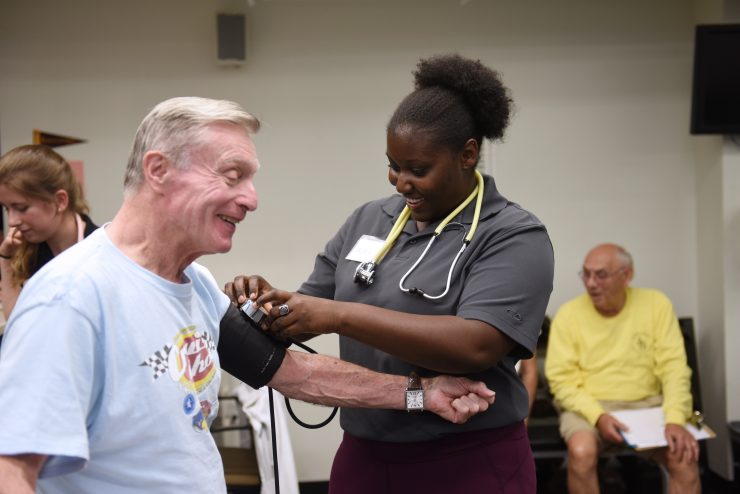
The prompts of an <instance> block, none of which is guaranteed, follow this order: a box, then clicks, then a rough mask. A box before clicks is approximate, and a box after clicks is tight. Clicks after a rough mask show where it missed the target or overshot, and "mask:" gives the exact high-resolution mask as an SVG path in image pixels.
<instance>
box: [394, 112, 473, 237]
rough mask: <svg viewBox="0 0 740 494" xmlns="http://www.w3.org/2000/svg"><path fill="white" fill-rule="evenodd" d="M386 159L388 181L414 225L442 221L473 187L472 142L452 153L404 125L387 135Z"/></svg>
mask: <svg viewBox="0 0 740 494" xmlns="http://www.w3.org/2000/svg"><path fill="white" fill-rule="evenodd" d="M472 148H474V149H472ZM386 155H387V156H388V181H389V182H390V183H391V185H393V186H394V187H395V188H396V191H397V192H398V193H399V194H401V195H402V196H403V197H404V199H405V200H406V205H407V206H408V207H409V209H410V210H411V217H412V218H413V219H414V220H415V221H417V222H420V223H424V224H426V223H431V222H434V221H437V220H439V219H442V218H444V217H445V216H446V215H447V214H448V213H449V212H450V211H452V210H453V209H455V207H457V206H458V205H459V204H460V203H461V202H462V201H463V200H464V199H465V197H467V196H468V194H470V192H471V191H472V189H473V187H474V186H475V177H474V174H473V173H472V171H473V170H474V169H475V164H476V163H477V157H478V154H477V145H476V144H475V141H473V140H470V141H469V142H468V143H466V145H465V147H464V148H463V150H462V151H453V150H452V149H449V147H446V146H443V145H440V144H439V143H438V142H437V140H436V139H435V137H434V135H433V134H431V133H429V132H424V131H423V130H418V129H416V128H414V127H413V126H408V125H406V126H402V127H400V128H397V129H395V130H394V131H389V132H388V135H387V148H386Z"/></svg>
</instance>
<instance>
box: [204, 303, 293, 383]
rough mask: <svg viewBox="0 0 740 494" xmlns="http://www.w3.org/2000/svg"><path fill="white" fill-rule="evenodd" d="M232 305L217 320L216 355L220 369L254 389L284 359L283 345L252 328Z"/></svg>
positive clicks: (267, 380) (274, 371)
mask: <svg viewBox="0 0 740 494" xmlns="http://www.w3.org/2000/svg"><path fill="white" fill-rule="evenodd" d="M244 317H245V316H243V315H242V314H241V312H240V311H239V309H237V308H236V307H234V305H233V304H232V305H229V309H228V310H227V311H226V314H224V317H223V319H221V330H220V332H221V334H220V336H219V338H218V358H219V360H220V361H221V368H222V369H223V370H225V371H226V372H228V373H229V374H231V375H232V376H234V377H236V378H237V379H239V380H240V381H243V382H245V383H247V384H248V385H250V386H251V387H253V388H255V389H257V388H260V387H262V386H264V385H265V384H267V383H268V382H270V380H271V379H272V376H274V375H275V373H276V372H277V370H278V369H279V368H280V365H281V364H282V363H283V358H285V351H286V350H285V347H284V346H281V345H280V343H278V342H277V341H275V340H273V339H272V338H270V337H269V336H267V334H266V333H265V332H264V331H261V330H259V329H256V328H254V327H253V326H252V325H251V324H249V322H247V320H246V319H245V318H244Z"/></svg>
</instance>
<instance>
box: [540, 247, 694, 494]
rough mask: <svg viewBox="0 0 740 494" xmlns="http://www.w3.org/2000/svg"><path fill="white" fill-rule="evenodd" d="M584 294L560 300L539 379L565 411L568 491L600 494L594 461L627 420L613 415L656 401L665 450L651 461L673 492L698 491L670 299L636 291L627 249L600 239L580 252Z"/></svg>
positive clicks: (685, 380) (617, 439)
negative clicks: (664, 471) (663, 471)
mask: <svg viewBox="0 0 740 494" xmlns="http://www.w3.org/2000/svg"><path fill="white" fill-rule="evenodd" d="M580 274H581V279H582V280H583V284H584V285H585V287H586V291H587V293H585V294H583V295H581V296H579V297H577V298H575V299H573V300H571V301H569V302H566V303H565V304H564V305H563V306H562V307H561V308H560V309H559V310H558V312H557V313H556V315H555V317H554V318H553V321H552V326H551V328H550V337H549V341H548V347H547V359H546V361H545V376H546V377H547V379H548V382H549V384H550V389H551V390H552V393H553V395H554V396H555V401H556V403H557V405H558V407H559V409H560V410H561V414H560V433H561V435H562V436H563V439H565V441H566V443H567V446H568V489H569V491H570V493H571V494H576V493H581V492H583V493H589V494H593V493H598V492H599V483H598V477H597V470H596V467H597V462H598V455H599V451H600V450H602V449H603V448H604V447H605V445H606V444H607V443H616V444H620V443H623V442H624V440H623V438H622V436H621V434H620V431H622V430H626V426H625V425H624V424H623V423H621V422H620V421H619V420H617V419H616V417H614V416H613V415H611V414H610V413H609V412H610V411H614V410H618V409H625V408H647V407H652V406H659V405H662V408H663V411H664V412H665V422H666V426H665V437H666V440H667V442H668V447H667V448H659V449H656V450H655V451H654V454H653V455H652V457H653V459H655V460H656V461H658V462H659V463H661V464H663V465H664V466H665V467H666V469H667V470H668V474H669V486H668V488H669V492H670V493H683V492H700V490H701V484H700V481H699V469H698V464H697V460H698V458H699V446H698V444H697V442H696V440H695V439H694V438H693V436H692V435H691V434H690V433H689V432H688V431H687V430H686V428H685V427H684V424H685V423H686V420H687V419H688V418H689V416H690V414H691V411H692V403H691V392H690V386H691V384H690V383H691V380H690V378H691V369H689V367H688V365H687V363H686V352H685V350H684V344H683V337H682V335H681V331H680V329H679V327H678V320H677V318H676V315H675V313H674V311H673V306H672V304H671V302H670V300H668V298H667V297H666V296H665V295H664V294H663V293H661V292H659V291H657V290H651V289H645V288H633V287H630V286H629V283H630V281H632V275H633V264H632V256H631V255H630V254H629V253H628V252H627V251H626V250H625V249H624V248H622V247H620V246H618V245H614V244H602V245H598V246H596V247H594V248H593V249H592V250H591V251H590V252H589V253H588V255H587V256H586V259H585V261H584V263H583V270H582V271H581V273H580Z"/></svg>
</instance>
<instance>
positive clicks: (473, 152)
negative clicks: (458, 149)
mask: <svg viewBox="0 0 740 494" xmlns="http://www.w3.org/2000/svg"><path fill="white" fill-rule="evenodd" d="M479 153H480V150H479V149H478V142H477V141H476V140H475V139H468V141H467V142H466V143H465V146H463V150H462V153H460V161H461V164H462V167H463V169H464V170H470V169H473V168H475V167H476V166H477V165H478V157H479Z"/></svg>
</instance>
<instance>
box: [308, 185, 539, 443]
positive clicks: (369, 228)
mask: <svg viewBox="0 0 740 494" xmlns="http://www.w3.org/2000/svg"><path fill="white" fill-rule="evenodd" d="M484 179H485V195H484V199H483V206H482V210H481V215H480V221H479V224H478V229H477V230H476V233H475V236H474V237H473V239H472V241H471V243H470V245H469V246H468V248H467V249H466V250H465V252H464V253H463V254H462V256H461V257H460V259H459V260H458V262H457V265H456V266H455V270H454V271H453V273H452V279H451V284H450V289H449V292H448V293H447V295H445V296H444V297H443V298H441V299H439V300H428V299H426V298H422V297H420V296H418V295H412V294H409V293H404V292H402V291H401V290H399V288H398V283H399V280H400V279H401V277H403V275H404V274H405V273H406V272H407V271H408V270H409V269H410V268H411V266H412V265H413V264H414V263H415V262H416V260H417V259H418V258H419V256H421V254H422V252H423V250H424V248H425V247H426V245H427V242H428V241H429V239H430V238H431V235H432V233H433V231H434V229H435V228H436V226H437V225H438V223H436V224H432V225H430V226H428V227H427V229H426V230H424V231H423V232H417V231H416V224H415V222H414V221H413V220H409V222H408V223H407V224H406V227H405V228H404V230H403V233H402V234H401V236H400V237H399V238H398V240H397V241H396V243H395V245H394V246H393V248H392V249H391V250H390V251H389V252H388V254H386V256H385V258H384V259H383V260H382V262H381V263H380V265H378V266H377V268H376V271H375V282H374V283H373V284H372V285H370V286H365V285H362V284H357V283H354V281H353V280H354V273H355V269H356V267H357V264H358V263H357V262H356V261H349V260H347V259H346V257H347V254H348V253H349V251H350V250H351V249H352V247H353V246H354V245H355V244H356V243H357V241H358V239H359V238H360V237H362V236H363V235H372V236H375V237H378V238H381V239H385V237H386V236H387V235H388V232H389V231H390V230H391V228H392V227H393V224H394V222H395V220H396V218H398V215H399V214H400V213H401V211H402V209H403V207H404V200H403V198H402V197H401V196H399V195H393V196H391V197H387V198H385V199H380V200H377V201H372V202H369V203H367V204H365V205H363V206H361V207H360V208H358V209H357V210H355V211H354V213H352V215H351V216H350V217H349V218H348V219H347V221H346V222H345V223H344V225H343V226H342V227H341V229H340V230H339V232H337V234H336V235H335V236H334V238H332V239H331V240H330V241H329V242H328V243H327V245H326V248H325V250H324V252H323V253H321V254H319V255H318V256H317V258H316V264H315V267H314V271H313V273H311V276H310V277H309V279H308V281H306V282H305V283H304V284H303V285H302V286H301V288H300V289H299V291H300V292H301V293H305V294H308V295H313V296H317V297H323V298H330V299H336V300H342V301H352V302H360V303H364V304H370V305H375V306H378V307H384V308H386V309H390V310H397V311H401V312H407V313H413V314H425V315H457V316H459V317H462V318H465V319H477V320H480V321H483V322H486V323H488V324H490V325H491V326H492V328H491V331H496V330H498V331H501V332H502V333H504V334H506V335H507V336H509V337H510V338H511V339H512V340H514V341H515V342H516V343H518V345H517V347H516V348H515V350H514V351H513V352H512V353H511V354H510V355H509V356H507V357H505V358H504V359H502V360H501V361H500V362H498V363H496V364H495V365H493V366H492V367H491V368H489V369H487V370H485V371H483V372H480V373H475V374H469V375H467V377H470V378H471V379H479V380H482V381H485V382H486V383H487V384H488V386H489V387H490V388H491V389H493V390H495V391H496V401H495V403H494V404H493V406H491V408H489V410H488V411H486V412H485V413H483V414H480V415H477V416H475V417H473V418H472V419H471V420H469V421H468V422H467V423H465V424H462V425H454V424H451V423H449V422H446V421H445V420H443V419H441V418H439V417H437V416H436V415H434V414H431V413H424V414H409V413H406V412H400V411H392V410H367V409H343V410H342V413H341V425H342V428H343V429H344V430H345V431H346V432H348V433H350V434H352V435H353V436H356V437H361V438H366V439H373V440H379V441H391V442H410V441H422V440H428V439H435V438H438V437H441V436H444V435H447V434H451V433H455V432H462V431H472V430H481V429H489V428H495V427H502V426H505V425H509V424H512V423H514V422H518V421H521V420H522V419H523V418H524V417H525V416H526V415H527V408H528V406H527V392H526V390H525V388H524V386H523V384H522V382H521V380H520V379H519V377H518V376H517V374H516V371H515V370H514V364H515V362H516V361H517V360H518V359H520V358H526V357H530V356H531V355H532V353H533V352H534V350H535V346H536V343H537V337H538V335H539V331H540V326H541V324H542V320H543V318H544V314H545V310H546V308H547V302H548V300H549V298H550V293H551V291H552V280H553V267H554V259H553V250H552V245H551V243H550V239H549V237H548V235H547V231H546V230H545V227H544V226H543V225H542V223H541V222H540V221H539V220H538V219H537V218H536V217H535V216H534V215H532V214H531V213H529V212H527V211H525V210H523V209H522V208H521V207H520V206H518V205H517V204H514V203H512V202H509V201H508V200H506V198H504V197H503V196H502V195H501V194H499V193H498V191H497V189H496V185H495V183H494V180H493V178H492V177H489V176H485V177H484ZM474 210H475V201H473V202H472V203H471V204H470V205H468V206H467V207H466V208H465V209H464V210H463V211H462V212H461V213H460V214H459V215H458V217H456V218H454V219H453V220H452V222H451V223H450V224H449V225H448V226H447V227H446V228H445V230H444V231H443V232H442V233H441V234H440V235H439V236H438V238H437V239H436V240H435V241H434V244H433V245H432V247H431V248H430V249H429V251H428V252H427V254H426V257H425V258H424V260H423V261H422V262H421V263H420V264H419V265H418V266H417V268H416V269H415V270H414V272H413V273H411V275H409V276H408V277H407V278H406V281H405V284H404V286H405V287H406V288H411V287H417V288H420V289H422V290H424V291H425V292H426V293H428V294H430V295H437V294H440V293H442V292H443V291H444V290H445V286H446V283H447V276H448V271H449V269H450V265H451V263H452V261H453V259H454V258H455V255H456V254H457V252H458V250H459V249H460V246H461V245H462V241H463V239H464V238H465V235H466V234H467V232H468V230H469V229H470V227H471V223H472V219H473V213H474ZM494 328H495V329H494ZM340 355H341V358H342V359H344V360H347V361H350V362H354V363H356V364H359V365H362V366H364V367H367V368H370V369H373V370H377V371H380V372H386V373H391V374H401V375H408V374H409V373H410V372H411V371H412V370H417V371H419V372H420V374H421V375H423V376H432V375H436V374H437V373H436V372H433V371H430V370H427V369H418V368H417V367H415V366H413V365H411V364H409V363H407V362H405V361H402V360H400V359H398V358H396V357H394V356H392V355H390V354H387V353H385V352H382V351H380V350H377V349H375V348H373V347H370V346H368V345H365V344H363V343H360V342H358V341H356V340H354V339H351V338H347V337H340Z"/></svg>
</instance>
